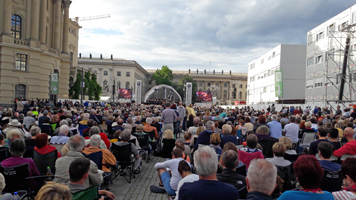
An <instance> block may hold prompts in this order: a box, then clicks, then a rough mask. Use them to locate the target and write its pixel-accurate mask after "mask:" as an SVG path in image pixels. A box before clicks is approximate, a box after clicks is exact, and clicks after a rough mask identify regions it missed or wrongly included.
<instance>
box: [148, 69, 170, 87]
mask: <svg viewBox="0 0 356 200" xmlns="http://www.w3.org/2000/svg"><path fill="white" fill-rule="evenodd" d="M151 79H153V80H155V81H156V82H157V85H161V84H165V85H172V82H171V81H172V79H173V73H172V70H170V69H169V68H168V67H167V65H163V66H162V68H161V69H157V70H156V72H155V73H154V74H153V75H152V77H151Z"/></svg>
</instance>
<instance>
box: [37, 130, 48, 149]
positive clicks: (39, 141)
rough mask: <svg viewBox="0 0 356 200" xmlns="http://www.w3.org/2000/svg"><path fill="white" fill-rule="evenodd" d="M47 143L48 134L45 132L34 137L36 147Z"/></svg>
mask: <svg viewBox="0 0 356 200" xmlns="http://www.w3.org/2000/svg"><path fill="white" fill-rule="evenodd" d="M47 144H48V135H47V134H46V133H41V134H38V135H37V136H36V138H35V145H36V147H37V148H42V147H44V146H46V145H47Z"/></svg>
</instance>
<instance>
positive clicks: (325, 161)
mask: <svg viewBox="0 0 356 200" xmlns="http://www.w3.org/2000/svg"><path fill="white" fill-rule="evenodd" d="M333 148H334V146H333V145H332V144H330V143H329V142H320V143H319V144H318V153H319V157H320V160H319V164H320V166H321V168H323V169H327V170H330V171H332V172H336V171H339V170H340V169H341V165H339V164H337V163H334V162H331V161H330V157H331V156H332V155H333Z"/></svg>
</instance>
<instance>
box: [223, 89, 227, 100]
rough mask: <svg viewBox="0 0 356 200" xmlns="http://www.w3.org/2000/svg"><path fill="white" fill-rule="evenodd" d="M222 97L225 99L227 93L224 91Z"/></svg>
mask: <svg viewBox="0 0 356 200" xmlns="http://www.w3.org/2000/svg"><path fill="white" fill-rule="evenodd" d="M223 96H224V99H226V98H227V91H226V90H224V92H223Z"/></svg>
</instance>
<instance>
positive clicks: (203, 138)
mask: <svg viewBox="0 0 356 200" xmlns="http://www.w3.org/2000/svg"><path fill="white" fill-rule="evenodd" d="M212 133H214V132H213V131H211V130H205V131H203V132H201V133H200V134H199V136H198V138H197V143H196V144H195V147H194V149H195V150H197V149H198V146H199V144H203V145H210V135H211V134H212Z"/></svg>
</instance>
